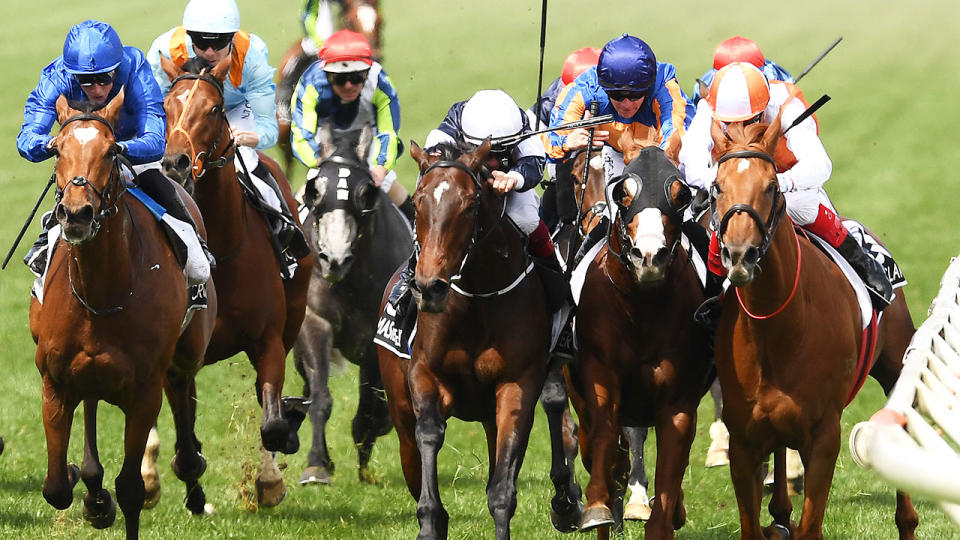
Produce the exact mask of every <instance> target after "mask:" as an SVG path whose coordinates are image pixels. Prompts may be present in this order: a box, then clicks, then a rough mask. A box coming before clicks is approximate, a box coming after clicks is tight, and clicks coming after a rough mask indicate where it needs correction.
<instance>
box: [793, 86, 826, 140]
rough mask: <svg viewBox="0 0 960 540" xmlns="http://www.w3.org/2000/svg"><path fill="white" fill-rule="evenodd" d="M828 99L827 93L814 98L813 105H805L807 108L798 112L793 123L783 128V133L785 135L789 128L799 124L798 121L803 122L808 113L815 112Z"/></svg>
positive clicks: (808, 115)
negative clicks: (798, 114) (816, 98)
mask: <svg viewBox="0 0 960 540" xmlns="http://www.w3.org/2000/svg"><path fill="white" fill-rule="evenodd" d="M828 101H830V96H828V95H826V94H824V95H822V96H820V99H818V100H816V101H815V102H813V105H811V106H809V107H807V110H805V111H803V112H802V113H800V116H798V117H797V119H796V120H794V121H793V123H792V124H790V126H789V127H788V128H787V129H785V130H783V134H784V135H786V133H787V132H788V131H790V130H791V129H793V128H795V127H797V124H799V123H800V122H803V121H804V120H806V119H807V118H809V117H810V115H812V114H813V113H815V112H817V109H819V108H820V107H823V105H824V104H825V103H826V102H828Z"/></svg>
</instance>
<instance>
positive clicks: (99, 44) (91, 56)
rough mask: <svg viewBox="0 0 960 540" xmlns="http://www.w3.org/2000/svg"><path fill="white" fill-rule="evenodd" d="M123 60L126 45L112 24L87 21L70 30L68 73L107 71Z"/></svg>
mask: <svg viewBox="0 0 960 540" xmlns="http://www.w3.org/2000/svg"><path fill="white" fill-rule="evenodd" d="M122 60H123V44H122V43H120V36H118V35H117V31H116V30H114V29H113V27H112V26H110V25H109V24H107V23H105V22H101V21H93V20H88V21H83V22H82V23H80V24H75V25H74V26H73V27H72V28H70V31H69V32H67V39H66V40H65V41H64V42H63V65H64V67H65V68H66V70H67V72H68V73H72V74H77V73H81V74H83V73H106V72H108V71H111V70H113V69H114V68H116V67H117V66H119V65H120V62H121V61H122Z"/></svg>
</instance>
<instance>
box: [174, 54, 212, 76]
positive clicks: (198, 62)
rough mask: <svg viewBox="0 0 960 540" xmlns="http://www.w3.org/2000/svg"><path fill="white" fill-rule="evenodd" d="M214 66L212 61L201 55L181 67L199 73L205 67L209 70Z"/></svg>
mask: <svg viewBox="0 0 960 540" xmlns="http://www.w3.org/2000/svg"><path fill="white" fill-rule="evenodd" d="M212 68H213V66H211V65H210V62H207V61H206V60H204V59H203V58H201V57H199V56H194V57H193V58H191V59H189V60H187V61H186V63H184V64H183V67H182V68H181V69H183V71H185V72H187V73H195V74H199V73H200V72H201V71H203V70H204V69H206V70H207V71H208V72H209V71H210V69H212Z"/></svg>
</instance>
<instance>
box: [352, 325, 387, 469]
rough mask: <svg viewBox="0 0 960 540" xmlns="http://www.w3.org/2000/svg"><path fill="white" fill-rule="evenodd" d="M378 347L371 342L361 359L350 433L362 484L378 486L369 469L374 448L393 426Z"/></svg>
mask: <svg viewBox="0 0 960 540" xmlns="http://www.w3.org/2000/svg"><path fill="white" fill-rule="evenodd" d="M375 348H376V345H374V344H373V342H371V343H370V345H369V347H368V350H367V352H366V354H364V356H363V358H362V359H361V360H360V399H359V401H358V403H357V414H356V415H355V416H354V417H353V425H352V430H351V431H352V433H353V443H354V444H355V445H356V447H357V459H358V462H359V472H358V473H359V476H360V481H361V482H367V483H371V484H375V483H376V477H375V476H374V474H373V473H372V472H371V471H370V469H369V464H370V454H371V453H373V445H374V443H376V442H377V437H379V436H381V435H386V434H387V433H388V432H389V431H390V428H391V427H392V424H391V423H390V415H389V413H388V412H387V400H386V397H385V396H384V391H383V380H382V379H381V378H380V366H379V365H377V363H376V361H375V359H376V357H377V356H376V354H377V351H376V349H375Z"/></svg>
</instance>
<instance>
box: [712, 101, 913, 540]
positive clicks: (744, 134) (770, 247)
mask: <svg viewBox="0 0 960 540" xmlns="http://www.w3.org/2000/svg"><path fill="white" fill-rule="evenodd" d="M780 125H781V124H780V117H779V116H778V117H777V118H776V120H775V121H774V122H773V123H772V124H770V125H769V126H767V125H765V124H754V125H751V126H747V127H744V126H742V125H731V126H729V127H728V128H727V131H726V133H724V131H723V129H722V128H721V127H720V126H719V125H718V124H717V123H714V125H713V128H712V136H713V140H714V144H715V151H716V152H717V154H716V155H718V156H721V157H719V158H718V160H717V162H718V164H719V167H718V170H717V179H716V182H715V184H714V188H713V190H712V195H713V202H712V204H713V207H714V210H715V212H714V213H715V216H716V217H715V219H716V220H717V221H716V222H715V228H716V230H717V234H718V235H719V239H720V245H721V258H722V261H723V266H724V267H725V268H726V269H727V272H728V275H727V277H728V279H729V280H730V282H731V283H732V287H731V289H730V290H728V291H727V293H726V299H725V301H724V305H723V309H722V312H721V316H720V321H719V327H718V329H717V334H716V343H715V356H716V363H717V370H718V374H719V377H720V385H721V388H722V391H723V404H724V407H723V420H724V423H725V424H726V425H727V428H728V429H729V431H730V475H731V477H732V479H733V485H734V490H735V492H736V496H737V505H738V507H739V512H740V531H741V532H740V535H741V538H745V539H760V538H766V536H764V531H762V530H761V528H760V523H759V510H760V508H759V507H760V499H761V495H762V492H761V485H760V484H761V479H762V476H761V474H760V472H759V471H760V470H761V469H760V464H761V462H762V461H763V460H764V459H765V458H766V456H768V455H769V454H770V453H771V452H774V456H775V465H774V467H775V468H774V493H773V496H772V498H771V501H770V506H769V510H770V513H771V515H772V516H773V518H774V525H773V526H772V527H771V531H769V532H772V529H778V530H779V532H781V533H785V532H789V533H791V534H793V533H796V534H797V535H798V538H823V532H822V522H823V516H824V512H825V510H826V505H827V496H828V494H829V490H830V484H831V481H832V478H833V471H834V466H835V463H836V459H837V454H838V452H839V449H840V433H841V425H840V415H841V413H842V411H843V408H844V407H845V406H846V404H847V403H848V402H849V401H850V400H851V399H852V398H853V396H854V395H855V393H856V390H857V389H859V385H860V384H862V382H863V380H864V378H865V377H866V372H867V371H868V370H869V372H870V374H871V375H872V376H873V377H874V378H875V379H876V380H877V381H878V382H879V383H880V385H881V386H882V387H883V389H884V391H885V392H887V393H889V392H890V390H891V389H892V388H893V385H894V383H895V382H896V380H897V377H898V375H899V373H900V369H901V359H902V358H903V353H904V350H905V349H906V347H907V345H908V343H909V341H910V338H911V336H912V334H913V331H914V326H913V322H912V320H911V319H910V313H909V311H908V310H907V306H906V302H905V300H904V297H903V295H902V294H901V295H899V297H898V298H897V299H896V300H895V302H894V303H893V304H891V305H890V306H889V307H887V308H886V310H884V311H883V317H882V318H881V319H880V322H879V328H878V329H877V327H876V325H875V323H876V317H877V315H876V313H875V312H874V314H873V319H872V321H870V324H867V325H866V332H865V333H862V332H861V331H862V329H863V328H864V318H863V317H862V316H861V312H860V306H859V305H858V301H857V297H856V295H855V293H854V291H853V289H852V288H851V287H850V286H849V285H847V283H845V278H844V277H843V274H842V273H841V271H840V270H839V268H838V267H837V266H836V265H835V264H834V263H833V262H831V261H830V260H829V259H828V258H827V257H826V256H825V255H824V254H823V253H822V252H821V251H820V250H818V249H817V248H816V247H815V246H814V244H813V243H812V242H811V241H809V240H808V239H807V238H806V237H805V236H804V235H803V234H802V233H800V232H798V231H797V229H796V228H795V227H793V226H792V225H793V224H792V223H791V222H790V220H789V219H787V220H784V219H783V214H784V213H785V211H786V210H785V209H786V203H785V200H784V197H783V195H782V194H781V192H780V190H779V188H778V183H777V176H776V167H775V165H774V163H775V162H774V159H773V158H772V157H771V156H773V153H774V151H775V149H776V145H777V142H778V141H779V139H780V137H781V136H782V130H781V127H780ZM761 265H762V268H763V271H762V272H761V271H759V269H760V267H761ZM865 303H869V299H866V302H865ZM874 330H876V332H875V333H876V336H878V337H877V342H876V347H875V348H874V346H873V345H874V344H873V342H871V340H870V335H869V334H870V333H871V332H872V331H874ZM858 355H859V356H860V360H861V361H859V362H858ZM871 366H872V367H871ZM787 446H789V447H790V448H796V449H797V450H799V452H800V456H801V458H802V459H803V463H804V465H805V468H806V471H805V477H804V488H805V489H804V491H805V493H804V502H803V515H802V518H801V521H800V525H799V529H798V530H797V529H796V527H795V525H794V524H792V523H791V522H790V512H791V510H792V507H791V504H790V499H789V497H788V496H787V494H786V481H785V473H784V471H783V469H784V461H785V458H784V447H787ZM895 521H896V524H897V529H898V530H899V534H900V538H901V539H913V538H915V536H914V529H915V528H916V526H917V522H918V518H917V513H916V511H915V510H914V509H913V505H912V503H911V501H910V497H909V496H908V495H906V494H905V493H902V492H899V491H898V492H897V509H896V514H895Z"/></svg>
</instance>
